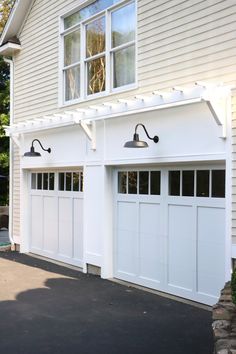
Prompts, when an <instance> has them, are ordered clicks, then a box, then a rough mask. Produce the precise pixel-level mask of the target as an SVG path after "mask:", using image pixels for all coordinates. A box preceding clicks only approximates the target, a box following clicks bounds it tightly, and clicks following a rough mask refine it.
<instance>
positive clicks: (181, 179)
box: [114, 166, 225, 305]
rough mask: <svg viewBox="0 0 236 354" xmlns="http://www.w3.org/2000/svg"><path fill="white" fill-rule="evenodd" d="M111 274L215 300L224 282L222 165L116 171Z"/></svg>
mask: <svg viewBox="0 0 236 354" xmlns="http://www.w3.org/2000/svg"><path fill="white" fill-rule="evenodd" d="M115 214H116V226H115V229H116V232H115V246H114V251H115V255H114V260H115V276H116V277H117V278H119V279H123V280H126V281H130V282H133V283H136V284H140V285H143V286H147V287H149V288H153V289H156V290H160V291H164V292H168V293H171V294H174V295H178V296H181V297H184V298H188V299H191V300H195V301H198V302H202V303H205V304H210V305H212V304H214V303H215V302H216V300H217V297H218V295H219V291H220V289H221V288H222V287H223V285H224V263H225V261H224V259H225V245H224V242H225V241H224V240H225V171H224V167H222V166H214V167H213V166H212V167H211V168H209V167H207V168H206V167H198V168H196V167H192V166H191V167H186V168H175V167H174V168H162V169H155V168H151V169H140V170H137V169H136V170H134V169H126V170H118V171H117V173H116V211H115Z"/></svg>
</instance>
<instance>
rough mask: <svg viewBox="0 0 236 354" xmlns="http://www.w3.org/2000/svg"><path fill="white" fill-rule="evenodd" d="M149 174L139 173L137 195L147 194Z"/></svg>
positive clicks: (145, 172)
mask: <svg viewBox="0 0 236 354" xmlns="http://www.w3.org/2000/svg"><path fill="white" fill-rule="evenodd" d="M148 182H149V172H147V171H142V172H139V194H148V184H149V183H148Z"/></svg>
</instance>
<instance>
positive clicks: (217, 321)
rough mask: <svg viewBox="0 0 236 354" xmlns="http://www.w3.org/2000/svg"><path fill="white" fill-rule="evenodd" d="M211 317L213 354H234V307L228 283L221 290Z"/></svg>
mask: <svg viewBox="0 0 236 354" xmlns="http://www.w3.org/2000/svg"><path fill="white" fill-rule="evenodd" d="M212 317H213V323H212V328H213V334H214V354H236V306H235V305H234V304H233V302H232V291H231V285H230V282H227V283H226V284H225V287H224V289H223V290H221V296H220V298H219V301H218V302H217V304H216V305H214V306H213V311H212Z"/></svg>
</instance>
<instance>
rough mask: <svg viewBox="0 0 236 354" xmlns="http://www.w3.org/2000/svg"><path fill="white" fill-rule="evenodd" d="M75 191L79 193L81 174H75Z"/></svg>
mask: <svg viewBox="0 0 236 354" xmlns="http://www.w3.org/2000/svg"><path fill="white" fill-rule="evenodd" d="M73 191H74V192H79V172H77V173H73Z"/></svg>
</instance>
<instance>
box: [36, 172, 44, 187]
mask: <svg viewBox="0 0 236 354" xmlns="http://www.w3.org/2000/svg"><path fill="white" fill-rule="evenodd" d="M42 179H43V176H42V173H38V180H37V189H42Z"/></svg>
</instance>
